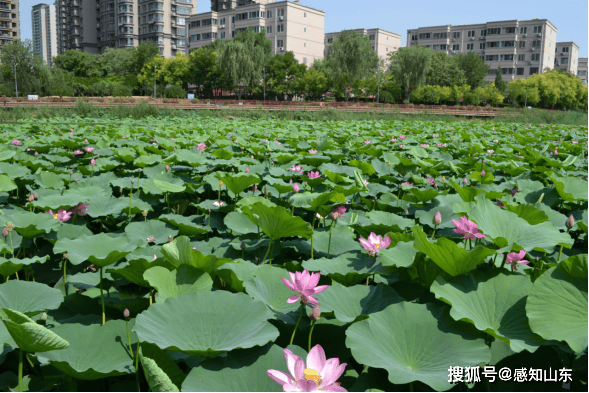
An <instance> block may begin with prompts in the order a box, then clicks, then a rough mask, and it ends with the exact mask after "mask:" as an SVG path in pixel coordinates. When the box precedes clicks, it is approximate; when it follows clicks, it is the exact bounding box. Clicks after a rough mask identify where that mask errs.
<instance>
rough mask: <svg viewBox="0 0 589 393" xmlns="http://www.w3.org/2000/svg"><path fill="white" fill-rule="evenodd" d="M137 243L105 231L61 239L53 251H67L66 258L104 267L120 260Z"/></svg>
mask: <svg viewBox="0 0 589 393" xmlns="http://www.w3.org/2000/svg"><path fill="white" fill-rule="evenodd" d="M136 248H137V245H136V244H135V243H133V242H131V241H130V240H129V239H128V238H127V237H125V236H121V237H116V238H115V237H110V236H108V235H107V234H106V233H99V234H98V235H91V236H86V235H82V236H80V237H78V238H77V239H61V240H58V241H57V242H56V243H55V246H54V247H53V252H54V253H67V256H68V260H69V261H70V262H71V263H72V264H74V265H79V264H80V263H82V262H85V261H89V262H91V263H93V264H95V265H97V266H101V267H105V266H108V265H112V264H113V263H115V262H118V261H120V260H121V259H123V258H124V257H125V255H127V254H128V253H130V252H131V251H133V250H135V249H136Z"/></svg>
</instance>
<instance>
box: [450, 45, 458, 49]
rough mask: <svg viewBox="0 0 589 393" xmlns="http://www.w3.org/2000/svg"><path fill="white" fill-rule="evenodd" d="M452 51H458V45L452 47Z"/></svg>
mask: <svg viewBox="0 0 589 393" xmlns="http://www.w3.org/2000/svg"><path fill="white" fill-rule="evenodd" d="M452 50H460V45H452Z"/></svg>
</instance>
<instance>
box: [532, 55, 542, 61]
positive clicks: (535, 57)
mask: <svg viewBox="0 0 589 393" xmlns="http://www.w3.org/2000/svg"><path fill="white" fill-rule="evenodd" d="M531 57H532V58H531V59H530V60H532V61H540V54H539V53H532V56H531Z"/></svg>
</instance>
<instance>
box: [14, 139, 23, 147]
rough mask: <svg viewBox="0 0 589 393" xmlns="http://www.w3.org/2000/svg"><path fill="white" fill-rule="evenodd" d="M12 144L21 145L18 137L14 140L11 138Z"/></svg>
mask: <svg viewBox="0 0 589 393" xmlns="http://www.w3.org/2000/svg"><path fill="white" fill-rule="evenodd" d="M12 144H13V145H14V146H20V145H21V143H20V141H19V140H18V139H15V140H13V141H12Z"/></svg>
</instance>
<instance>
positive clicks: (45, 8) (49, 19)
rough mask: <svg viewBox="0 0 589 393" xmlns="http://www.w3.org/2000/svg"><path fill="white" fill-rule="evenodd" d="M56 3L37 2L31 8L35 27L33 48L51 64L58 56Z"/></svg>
mask: <svg viewBox="0 0 589 393" xmlns="http://www.w3.org/2000/svg"><path fill="white" fill-rule="evenodd" d="M56 20H57V19H56V16H55V5H49V4H37V5H34V6H33V9H32V10H31V22H32V23H31V24H32V27H33V50H34V51H35V54H36V55H37V56H39V57H42V58H43V61H44V62H45V63H46V64H51V63H52V61H53V57H55V56H57V39H56V37H55V33H56V26H55V22H56Z"/></svg>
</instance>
